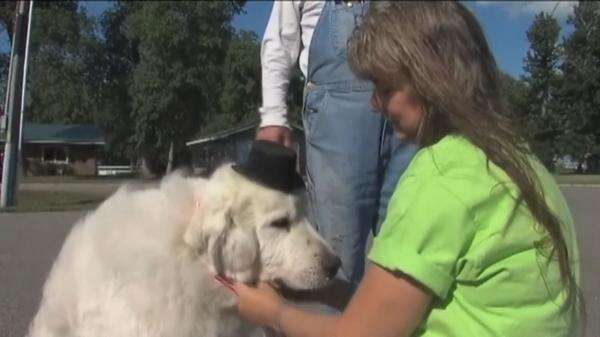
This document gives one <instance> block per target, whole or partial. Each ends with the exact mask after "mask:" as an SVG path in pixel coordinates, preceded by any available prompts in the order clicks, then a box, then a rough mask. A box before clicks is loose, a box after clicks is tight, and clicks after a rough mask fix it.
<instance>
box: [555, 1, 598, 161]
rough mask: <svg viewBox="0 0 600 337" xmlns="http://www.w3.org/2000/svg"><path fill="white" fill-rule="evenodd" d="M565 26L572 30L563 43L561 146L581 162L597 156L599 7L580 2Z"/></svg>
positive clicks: (590, 3) (596, 3)
mask: <svg viewBox="0 0 600 337" xmlns="http://www.w3.org/2000/svg"><path fill="white" fill-rule="evenodd" d="M568 22H569V23H570V24H572V25H573V26H574V28H575V30H574V32H573V33H572V34H571V35H570V36H569V37H568V38H567V39H566V40H565V41H564V62H563V64H562V66H561V69H562V72H563V73H564V82H563V87H562V92H561V94H562V95H561V100H562V106H563V109H564V111H565V118H563V122H564V123H563V128H564V133H563V134H562V135H561V137H560V144H561V148H562V149H564V152H565V153H568V154H571V155H573V156H575V157H576V158H580V159H581V158H584V157H585V155H586V154H587V153H600V3H598V2H587V1H581V2H579V3H578V5H577V6H576V7H575V8H574V12H573V14H572V15H571V16H570V18H569V20H568Z"/></svg>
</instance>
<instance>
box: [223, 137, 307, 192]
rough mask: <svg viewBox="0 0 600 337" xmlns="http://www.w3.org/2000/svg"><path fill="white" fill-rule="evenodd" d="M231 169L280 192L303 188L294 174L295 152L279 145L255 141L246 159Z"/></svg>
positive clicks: (302, 183)
mask: <svg viewBox="0 0 600 337" xmlns="http://www.w3.org/2000/svg"><path fill="white" fill-rule="evenodd" d="M232 168H233V169H234V170H235V171H236V172H238V173H240V174H242V175H243V176H245V177H246V178H248V179H250V180H253V181H255V182H257V183H259V184H262V185H265V186H267V187H270V188H273V189H276V190H279V191H282V192H286V193H288V192H291V191H293V190H294V189H298V188H303V187H304V181H303V180H302V177H300V175H299V174H298V173H297V172H296V152H294V151H293V150H292V149H290V148H287V147H285V146H283V145H282V144H279V143H275V142H271V141H267V140H255V141H254V142H252V148H251V149H250V154H249V155H248V159H247V160H246V161H245V162H243V163H238V164H236V165H233V166H232Z"/></svg>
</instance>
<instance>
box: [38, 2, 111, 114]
mask: <svg viewBox="0 0 600 337" xmlns="http://www.w3.org/2000/svg"><path fill="white" fill-rule="evenodd" d="M34 11H35V14H34V18H33V22H32V27H31V42H30V54H29V73H28V96H29V97H28V98H29V99H28V100H27V115H28V119H29V120H32V121H36V122H54V123H90V122H93V121H94V116H95V111H96V107H97V99H98V96H97V93H98V90H97V84H98V83H99V80H100V77H99V73H98V71H97V70H98V68H97V67H96V65H97V64H98V62H99V61H100V60H99V55H100V53H101V49H100V46H99V44H98V40H97V38H96V36H95V34H94V27H95V26H94V21H93V19H91V18H90V17H89V16H88V15H87V13H86V12H85V11H84V10H78V5H77V2H76V1H61V2H36V3H35V8H34Z"/></svg>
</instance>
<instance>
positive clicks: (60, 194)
mask: <svg viewBox="0 0 600 337" xmlns="http://www.w3.org/2000/svg"><path fill="white" fill-rule="evenodd" d="M106 197H107V195H102V194H98V193H96V194H92V193H76V192H65V191H57V192H54V191H19V193H18V194H17V201H18V202H17V207H16V208H15V209H11V210H10V211H13V212H51V211H76V210H91V209H94V208H96V207H97V206H98V205H99V204H100V203H101V202H102V201H104V199H105V198H106Z"/></svg>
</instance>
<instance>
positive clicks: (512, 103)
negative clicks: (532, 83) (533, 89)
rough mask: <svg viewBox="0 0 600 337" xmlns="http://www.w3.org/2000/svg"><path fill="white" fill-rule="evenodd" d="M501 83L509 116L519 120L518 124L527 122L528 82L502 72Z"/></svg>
mask: <svg viewBox="0 0 600 337" xmlns="http://www.w3.org/2000/svg"><path fill="white" fill-rule="evenodd" d="M500 85H501V90H502V92H501V94H502V97H503V99H504V102H505V104H506V107H507V110H508V111H507V113H508V117H510V118H512V119H514V120H515V121H517V123H518V124H522V123H527V117H528V116H527V95H528V88H527V84H526V83H525V82H524V81H523V80H521V79H517V78H514V77H513V76H511V75H509V74H506V73H503V72H501V73H500Z"/></svg>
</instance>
